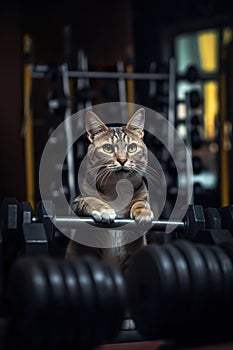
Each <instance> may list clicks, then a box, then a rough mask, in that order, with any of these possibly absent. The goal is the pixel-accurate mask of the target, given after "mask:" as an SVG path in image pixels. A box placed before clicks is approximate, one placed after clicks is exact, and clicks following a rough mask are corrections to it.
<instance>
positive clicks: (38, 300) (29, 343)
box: [7, 258, 49, 348]
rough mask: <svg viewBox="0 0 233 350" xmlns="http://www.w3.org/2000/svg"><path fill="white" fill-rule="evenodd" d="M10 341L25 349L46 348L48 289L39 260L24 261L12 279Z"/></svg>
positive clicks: (10, 285)
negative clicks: (45, 321)
mask: <svg viewBox="0 0 233 350" xmlns="http://www.w3.org/2000/svg"><path fill="white" fill-rule="evenodd" d="M7 296H8V301H9V309H10V323H11V324H10V338H11V339H10V340H11V341H13V342H14V341H15V342H16V343H17V347H18V346H19V347H22V348H27V347H28V348H35V347H38V348H42V347H43V346H44V345H45V334H46V325H45V323H44V320H45V319H46V317H47V308H48V305H49V298H48V297H49V286H48V283H47V279H46V276H45V274H44V272H43V270H42V269H41V267H40V264H39V262H38V259H30V258H21V259H20V260H18V261H17V262H16V263H15V264H14V266H13V268H12V270H11V274H10V277H9V284H8V293H7Z"/></svg>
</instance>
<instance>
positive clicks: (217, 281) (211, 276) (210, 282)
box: [195, 244, 223, 331]
mask: <svg viewBox="0 0 233 350" xmlns="http://www.w3.org/2000/svg"><path fill="white" fill-rule="evenodd" d="M195 247H196V248H197V249H198V250H199V252H200V253H201V255H202V256H203V259H204V260H205V264H206V267H207V269H208V272H209V273H208V278H207V279H206V290H207V291H208V295H209V299H208V305H207V306H208V310H209V311H208V313H207V314H206V316H208V319H209V322H212V321H213V320H215V319H216V318H215V317H216V314H215V313H216V302H217V300H221V296H222V295H223V294H222V285H223V274H222V270H221V268H220V264H219V261H218V259H217V258H216V255H215V254H214V252H213V251H212V249H211V248H210V246H205V245H203V244H196V245H195ZM210 328H211V327H209V329H210ZM207 331H208V330H207Z"/></svg>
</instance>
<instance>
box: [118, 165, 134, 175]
mask: <svg viewBox="0 0 233 350" xmlns="http://www.w3.org/2000/svg"><path fill="white" fill-rule="evenodd" d="M130 170H131V169H130V168H128V167H125V166H121V167H118V168H117V169H116V170H115V172H116V173H119V172H124V173H126V172H129V171H130Z"/></svg>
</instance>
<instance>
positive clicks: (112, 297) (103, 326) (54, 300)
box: [7, 257, 126, 350]
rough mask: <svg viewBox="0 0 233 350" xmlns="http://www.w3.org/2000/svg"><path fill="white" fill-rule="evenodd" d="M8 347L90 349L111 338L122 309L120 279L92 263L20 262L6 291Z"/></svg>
mask: <svg viewBox="0 0 233 350" xmlns="http://www.w3.org/2000/svg"><path fill="white" fill-rule="evenodd" d="M8 302H9V315H8V316H9V327H8V332H7V333H8V336H7V339H8V342H9V343H10V345H11V346H12V348H14V346H15V345H17V348H18V349H25V348H26V349H40V348H46V349H51V350H52V349H57V350H59V349H74V348H77V349H91V348H94V347H96V346H98V345H100V344H102V343H103V342H104V341H105V340H107V339H113V338H115V337H116V336H117V335H118V333H119V331H120V327H121V324H122V320H123V316H124V313H125V306H126V290H125V282H124V278H123V276H122V275H121V273H120V271H119V270H118V268H116V266H114V265H112V264H111V263H110V262H104V263H103V262H100V261H99V260H96V259H94V258H90V257H85V258H83V259H80V258H76V259H75V258H73V259H66V260H62V259H52V258H39V257H37V258H33V259H32V258H25V257H24V258H21V259H19V260H18V261H17V262H16V263H15V264H14V265H13V268H12V271H11V274H10V278H9V286H8Z"/></svg>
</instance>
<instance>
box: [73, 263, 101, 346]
mask: <svg viewBox="0 0 233 350" xmlns="http://www.w3.org/2000/svg"><path fill="white" fill-rule="evenodd" d="M69 261H70V262H71V267H72V269H73V271H74V272H75V275H76V278H77V282H78V285H79V290H80V314H79V317H78V319H77V324H78V327H79V346H78V347H77V348H78V349H86V348H87V349H91V348H92V347H93V344H94V339H93V333H94V327H95V314H96V309H95V307H96V305H95V289H94V285H93V281H92V278H91V275H90V272H89V269H88V268H87V266H86V265H85V264H84V262H83V260H82V259H81V258H69Z"/></svg>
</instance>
